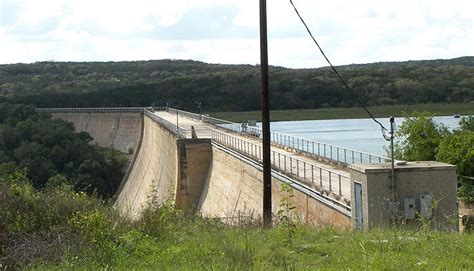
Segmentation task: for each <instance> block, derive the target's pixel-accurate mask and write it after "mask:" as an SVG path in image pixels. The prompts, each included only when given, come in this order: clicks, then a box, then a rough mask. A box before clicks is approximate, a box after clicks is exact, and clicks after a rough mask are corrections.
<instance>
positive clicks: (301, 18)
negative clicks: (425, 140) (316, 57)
mask: <svg viewBox="0 0 474 271" xmlns="http://www.w3.org/2000/svg"><path fill="white" fill-rule="evenodd" d="M290 3H291V5H292V6H293V9H294V10H295V12H296V15H298V17H299V18H300V20H301V22H302V23H303V25H304V27H305V28H306V31H307V32H308V34H309V36H310V37H311V38H312V39H313V42H314V43H315V44H316V46H317V47H318V49H319V51H320V52H321V54H322V55H323V57H324V58H325V59H326V61H327V63H328V64H329V66H331V69H332V71H333V72H334V73H335V74H336V75H337V77H338V78H339V80H341V82H342V84H343V85H344V86H345V87H346V89H347V90H348V91H349V93H350V94H351V96H352V98H354V100H355V101H356V102H357V103H358V104H359V106H360V107H362V109H364V111H365V112H367V114H369V116H370V118H372V120H373V121H375V122H376V123H377V124H378V125H380V128H381V129H382V135H383V137H384V138H385V139H386V140H390V138H389V137H387V135H386V134H385V132H386V131H387V128H385V126H383V124H382V123H380V121H378V120H376V119H375V118H374V116H373V115H372V113H370V111H369V110H368V109H367V108H366V107H365V106H364V105H363V104H362V102H361V100H360V99H359V97H357V95H356V94H355V93H354V91H353V90H352V89H351V88H350V87H349V84H348V83H347V81H346V80H345V79H344V78H343V77H342V76H341V75H340V74H339V72H338V71H337V70H336V68H335V67H334V66H333V65H332V63H331V61H330V60H329V58H328V57H327V56H326V54H325V53H324V51H323V49H322V48H321V46H319V43H318V42H317V41H316V38H315V37H314V35H313V33H311V30H309V27H308V25H307V24H306V22H305V21H304V19H303V17H301V15H300V13H299V11H298V9H297V8H296V6H295V4H293V0H290ZM391 136H393V135H391Z"/></svg>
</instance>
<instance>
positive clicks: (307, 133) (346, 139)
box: [271, 116, 459, 156]
mask: <svg viewBox="0 0 474 271" xmlns="http://www.w3.org/2000/svg"><path fill="white" fill-rule="evenodd" d="M377 120H378V121H380V122H381V123H382V124H383V125H384V126H385V127H387V129H389V128H390V122H389V119H388V118H385V119H381V118H379V119H377ZM402 121H403V118H395V125H400V123H401V122H402ZM434 121H435V122H436V123H441V124H443V125H444V126H446V127H448V128H449V129H454V128H457V127H458V126H459V125H458V123H459V119H456V118H453V116H438V117H434ZM395 127H396V126H395ZM271 130H272V131H276V132H281V133H285V134H289V135H294V136H298V137H302V138H306V139H312V140H316V141H320V142H323V143H327V144H333V145H336V146H341V147H345V148H350V149H354V150H358V151H363V152H368V153H372V154H378V155H384V156H385V151H384V146H389V142H387V141H385V139H384V138H383V136H382V132H381V129H380V126H379V125H378V124H376V123H375V122H374V121H373V120H372V119H337V120H303V121H279V122H272V123H271Z"/></svg>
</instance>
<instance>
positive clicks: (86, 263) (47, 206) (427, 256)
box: [0, 181, 474, 270]
mask: <svg viewBox="0 0 474 271" xmlns="http://www.w3.org/2000/svg"><path fill="white" fill-rule="evenodd" d="M26 207H28V208H31V209H28V208H26ZM17 210H21V211H20V212H17ZM0 215H1V217H2V220H0V241H1V243H0V244H1V250H0V263H1V266H0V269H9V268H28V269H40V270H41V269H48V270H49V269H57V270H74V269H81V270H97V269H119V270H125V269H127V270H128V269H159V270H279V269H283V270H304V269H307V270H315V269H332V270H335V269H345V270H347V269H355V270H366V269H373V270H379V269H383V270H412V269H422V270H432V269H437V270H439V269H441V270H462V269H465V270H472V269H473V268H474V235H472V234H471V235H469V234H465V235H459V234H457V233H446V232H433V231H406V230H399V229H380V230H373V231H370V232H357V231H345V232H342V231H338V230H334V229H331V228H321V229H315V228H311V227H309V226H305V225H298V224H293V223H288V222H285V223H279V224H278V225H276V226H275V227H274V228H272V229H261V228H260V227H259V226H258V225H257V224H255V225H252V224H246V226H244V227H232V226H229V225H225V224H223V223H221V222H220V221H218V220H215V219H206V218H202V217H200V216H198V215H195V214H190V213H186V212H183V211H180V210H176V209H174V208H173V207H172V206H171V205H170V204H164V205H158V204H157V203H156V202H153V201H152V204H151V205H150V206H149V207H148V209H146V210H145V211H144V213H143V215H142V217H141V218H140V219H139V220H137V221H128V220H127V219H125V218H123V217H120V216H118V215H117V214H116V213H115V212H114V211H113V210H112V208H111V207H110V206H109V204H108V203H106V202H102V201H100V200H98V199H96V198H94V197H93V196H87V195H84V194H77V193H74V192H73V191H71V190H68V189H67V188H64V187H63V188H56V189H55V190H45V191H34V190H30V188H29V187H28V184H27V183H21V182H18V181H15V182H5V181H3V182H1V181H0ZM5 216H6V217H7V218H8V219H6V220H5V219H3V218H4V217H5ZM39 216H43V218H40V217H39ZM39 220H41V221H42V222H41V223H38V222H37V221H39ZM282 221H285V220H282ZM30 222H31V224H29V223H30ZM289 226H291V228H288V227H289ZM289 230H290V231H291V232H289Z"/></svg>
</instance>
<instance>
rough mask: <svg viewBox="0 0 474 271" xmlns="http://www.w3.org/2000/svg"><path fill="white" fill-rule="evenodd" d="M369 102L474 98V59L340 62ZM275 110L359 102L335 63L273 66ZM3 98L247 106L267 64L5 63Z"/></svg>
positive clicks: (254, 100) (0, 73)
mask: <svg viewBox="0 0 474 271" xmlns="http://www.w3.org/2000/svg"><path fill="white" fill-rule="evenodd" d="M338 70H339V71H340V73H341V74H342V75H343V76H344V77H345V78H346V79H347V81H348V82H349V84H350V85H351V86H352V88H353V89H354V91H355V92H356V93H357V95H358V96H359V97H360V99H361V100H362V101H363V102H364V103H366V104H367V105H384V104H412V103H444V102H447V103H449V102H465V103H468V102H472V101H474V57H461V58H455V59H449V60H423V61H406V62H380V63H371V64H358V65H355V64H354V65H345V66H340V67H338ZM270 91H271V107H272V109H295V108H321V107H351V106H354V105H355V103H354V101H353V99H352V97H351V96H350V95H349V93H348V92H347V91H346V90H345V89H344V88H343V87H342V85H341V84H340V82H339V81H338V80H337V78H336V77H335V76H334V74H333V73H332V72H331V70H330V69H329V68H328V67H324V68H317V69H288V68H283V67H271V69H270ZM0 100H8V101H12V102H22V103H33V104H36V105H37V106H42V107H84V106H147V105H150V104H152V103H155V105H157V106H162V105H165V104H166V103H168V104H169V105H171V106H174V107H179V108H182V109H187V110H193V111H196V110H197V102H201V103H202V108H203V110H204V111H230V110H231V111H247V110H257V109H258V108H259V107H260V83H259V67H258V66H252V65H221V64H207V63H203V62H199V61H192V60H169V59H168V60H151V61H133V62H38V63H34V64H10V65H0Z"/></svg>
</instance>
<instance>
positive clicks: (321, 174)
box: [319, 168, 323, 187]
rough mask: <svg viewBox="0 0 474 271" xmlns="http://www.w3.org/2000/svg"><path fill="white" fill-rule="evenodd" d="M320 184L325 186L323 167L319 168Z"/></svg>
mask: <svg viewBox="0 0 474 271" xmlns="http://www.w3.org/2000/svg"><path fill="white" fill-rule="evenodd" d="M319 185H320V186H321V187H323V169H322V168H319Z"/></svg>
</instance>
